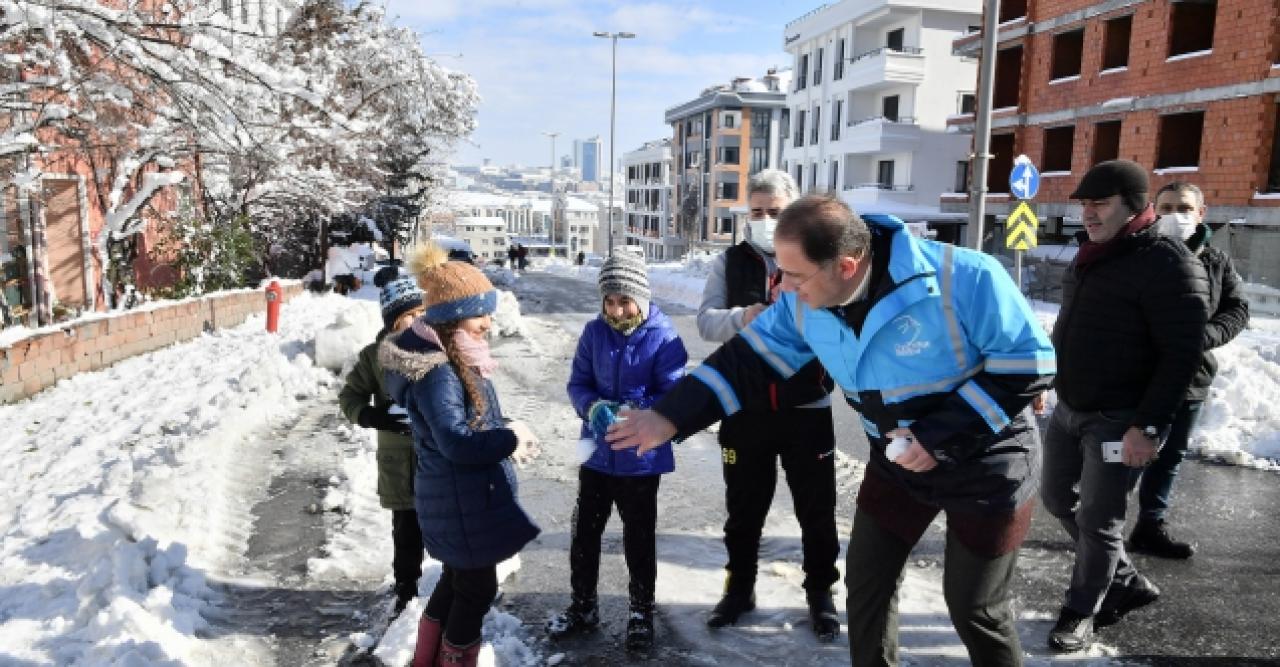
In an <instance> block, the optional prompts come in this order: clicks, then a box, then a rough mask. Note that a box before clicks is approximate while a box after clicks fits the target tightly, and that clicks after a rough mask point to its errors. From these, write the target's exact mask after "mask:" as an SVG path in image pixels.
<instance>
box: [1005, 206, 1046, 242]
mask: <svg viewBox="0 0 1280 667" xmlns="http://www.w3.org/2000/svg"><path fill="white" fill-rule="evenodd" d="M1004 226H1005V230H1007V233H1008V235H1007V236H1005V239H1004V247H1006V248H1008V249H1010V250H1029V249H1031V248H1034V247H1036V229H1038V228H1039V227H1040V219H1039V218H1037V217H1036V212H1035V211H1033V210H1031V206H1030V205H1029V204H1027V202H1025V201H1022V202H1018V207H1017V208H1015V209H1013V213H1011V214H1010V215H1009V219H1008V220H1005V223H1004Z"/></svg>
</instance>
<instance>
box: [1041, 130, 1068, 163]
mask: <svg viewBox="0 0 1280 667" xmlns="http://www.w3.org/2000/svg"><path fill="white" fill-rule="evenodd" d="M1075 138H1076V127H1075V126H1074V125H1067V126H1066V127H1050V128H1047V129H1045V131H1044V156H1043V157H1042V158H1040V168H1041V169H1043V170H1045V171H1071V148H1072V146H1073V145H1074V142H1075Z"/></svg>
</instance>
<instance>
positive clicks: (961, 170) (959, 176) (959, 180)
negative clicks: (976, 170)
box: [952, 160, 969, 192]
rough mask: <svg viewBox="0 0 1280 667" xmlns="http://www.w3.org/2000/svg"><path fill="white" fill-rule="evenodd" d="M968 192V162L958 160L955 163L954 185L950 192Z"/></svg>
mask: <svg viewBox="0 0 1280 667" xmlns="http://www.w3.org/2000/svg"><path fill="white" fill-rule="evenodd" d="M968 191H969V161H968V160H960V161H959V162H957V163H956V183H955V189H954V190H952V192H968Z"/></svg>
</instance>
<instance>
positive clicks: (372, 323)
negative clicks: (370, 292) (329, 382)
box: [316, 288, 382, 372]
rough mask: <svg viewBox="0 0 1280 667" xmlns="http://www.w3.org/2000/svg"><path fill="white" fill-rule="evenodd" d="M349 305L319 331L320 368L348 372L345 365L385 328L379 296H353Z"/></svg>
mask: <svg viewBox="0 0 1280 667" xmlns="http://www.w3.org/2000/svg"><path fill="white" fill-rule="evenodd" d="M361 291H362V292H363V291H364V290H363V288H362V290H361ZM348 304H349V305H348V306H347V307H346V308H343V309H342V310H341V311H339V312H338V316H337V318H336V319H335V320H334V321H333V323H332V324H329V325H328V326H326V327H325V328H324V329H322V330H320V331H317V332H316V365H317V366H320V367H321V368H327V369H329V370H331V371H334V372H338V371H345V368H344V366H345V364H346V363H347V362H348V361H349V360H351V359H353V358H354V357H355V356H356V355H357V354H359V353H360V350H361V349H363V348H364V346H366V345H368V344H369V343H372V342H373V339H374V338H375V337H376V336H377V335H378V331H379V330H381V329H382V311H381V310H380V309H379V308H378V301H377V297H376V296H375V297H374V300H373V301H372V302H370V301H367V300H364V299H350V300H348Z"/></svg>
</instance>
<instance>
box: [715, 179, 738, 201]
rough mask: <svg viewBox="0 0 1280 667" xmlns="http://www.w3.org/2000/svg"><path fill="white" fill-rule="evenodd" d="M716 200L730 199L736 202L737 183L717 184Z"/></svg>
mask: <svg viewBox="0 0 1280 667" xmlns="http://www.w3.org/2000/svg"><path fill="white" fill-rule="evenodd" d="M716 199H732V200H734V201H737V199H738V184H737V183H717V184H716Z"/></svg>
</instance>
